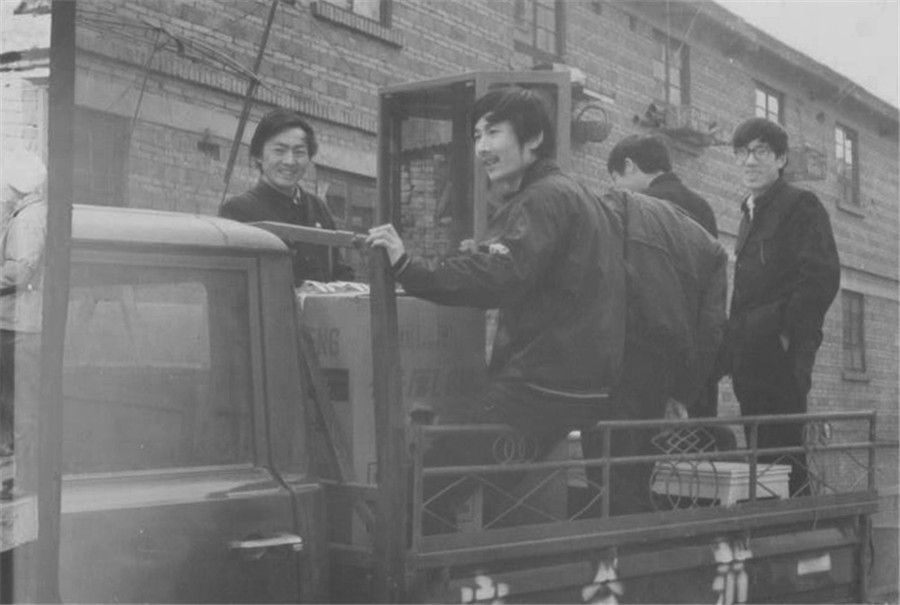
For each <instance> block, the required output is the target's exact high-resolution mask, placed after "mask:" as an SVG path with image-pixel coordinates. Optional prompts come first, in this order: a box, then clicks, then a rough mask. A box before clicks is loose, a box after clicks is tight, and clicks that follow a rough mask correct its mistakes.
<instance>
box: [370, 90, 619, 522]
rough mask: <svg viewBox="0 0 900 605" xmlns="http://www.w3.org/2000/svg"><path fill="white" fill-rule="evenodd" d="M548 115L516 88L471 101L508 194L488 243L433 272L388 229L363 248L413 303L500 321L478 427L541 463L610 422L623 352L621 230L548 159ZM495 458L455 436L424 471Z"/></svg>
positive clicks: (478, 149) (478, 150)
mask: <svg viewBox="0 0 900 605" xmlns="http://www.w3.org/2000/svg"><path fill="white" fill-rule="evenodd" d="M551 115H552V113H551V112H550V109H549V106H548V104H547V103H546V101H545V100H544V99H543V98H542V97H541V96H540V94H539V93H537V92H535V91H530V90H525V89H521V88H515V87H511V88H504V89H500V90H496V91H492V92H489V93H487V94H486V95H485V96H483V97H481V98H480V99H478V100H477V101H476V102H475V104H474V106H473V108H472V110H471V123H472V124H473V136H474V140H475V154H476V156H477V158H478V159H479V160H480V162H481V164H482V166H483V167H484V170H485V172H486V174H487V178H488V180H489V182H490V184H491V188H492V189H493V190H494V191H502V192H503V194H502V201H501V205H500V207H499V208H498V209H497V211H496V212H495V213H494V214H493V215H492V217H491V220H490V223H489V225H488V228H487V233H486V235H485V238H484V239H483V240H482V241H480V242H478V243H477V244H475V245H471V246H465V247H464V248H463V249H461V250H460V251H459V252H457V253H455V254H451V255H449V256H447V257H444V258H442V259H440V260H439V262H438V263H432V264H429V263H427V262H426V261H425V260H423V259H418V258H413V257H410V256H408V255H407V254H406V252H405V247H404V245H403V241H402V240H401V239H400V237H399V236H398V234H397V232H396V231H395V229H394V227H393V226H392V225H390V224H387V225H379V226H377V227H373V228H372V229H371V230H370V235H369V238H368V241H369V243H370V244H371V245H376V246H382V247H384V248H385V249H386V250H387V253H388V257H389V259H390V261H391V263H392V264H393V267H394V274H395V277H396V279H397V281H399V282H400V283H401V284H402V285H403V287H404V289H405V290H406V292H407V293H409V294H412V295H413V296H417V297H420V298H424V299H427V300H431V301H434V302H436V303H438V304H444V305H462V306H471V307H480V308H484V309H499V310H500V315H499V321H498V327H497V334H496V337H495V340H494V346H493V349H492V353H491V360H490V364H489V367H488V377H489V384H488V388H487V392H486V393H485V394H484V396H483V398H482V399H481V401H480V402H479V406H478V409H477V410H475V412H474V413H473V417H472V418H471V421H472V422H488V423H504V424H510V425H512V426H513V427H515V428H516V429H518V431H519V435H520V437H521V439H522V440H523V441H522V443H523V444H524V447H523V448H522V452H521V453H522V455H523V459H522V460H516V461H518V462H525V461H528V460H535V459H538V458H540V457H542V456H543V455H545V454H546V453H548V452H549V451H550V450H552V449H553V447H554V446H555V445H557V444H559V443H560V442H562V440H564V439H565V438H566V435H567V434H568V433H569V432H570V431H572V430H574V429H585V428H588V427H590V426H593V425H594V424H595V423H596V422H597V421H598V420H600V419H601V418H603V417H604V415H605V414H608V413H609V411H608V407H609V406H608V401H607V400H608V398H609V396H610V390H611V388H612V387H613V386H614V385H615V383H616V382H617V380H618V377H619V372H620V365H621V360H622V347H623V344H624V342H623V341H624V319H625V316H624V293H625V281H624V279H625V277H624V267H623V263H622V254H621V251H622V245H623V244H622V239H621V235H620V233H619V227H618V226H617V224H616V219H615V217H614V216H613V215H612V213H611V212H609V211H608V209H607V208H605V207H604V206H603V205H601V204H598V203H597V202H596V200H595V199H594V197H593V196H592V195H591V194H590V193H589V192H588V191H587V190H585V189H584V187H582V186H581V185H580V184H579V183H577V182H576V181H575V180H573V179H572V178H570V177H569V176H567V175H565V174H564V173H563V172H562V171H561V170H560V168H559V166H558V165H557V163H556V162H555V160H554V159H553V157H554V155H555V151H556V145H555V138H556V137H555V133H556V131H555V127H554V124H553V122H552V119H551ZM496 453H497V448H496V446H495V445H493V444H491V443H489V442H485V440H484V439H483V438H482V439H481V440H480V442H476V440H474V439H473V440H469V439H463V438H462V437H461V436H460V435H450V436H447V438H442V439H441V438H439V439H438V440H437V441H436V442H435V443H434V444H433V446H432V449H431V450H430V451H429V452H428V455H427V456H426V464H427V465H429V466H444V465H448V464H451V465H454V464H473V463H479V462H480V463H482V464H483V463H488V462H499V460H496ZM491 481H492V483H494V484H495V485H496V484H497V483H498V481H499V479H497V478H496V476H492V479H491ZM427 491H431V488H430V486H429V488H428V490H427ZM451 524H452V523H451Z"/></svg>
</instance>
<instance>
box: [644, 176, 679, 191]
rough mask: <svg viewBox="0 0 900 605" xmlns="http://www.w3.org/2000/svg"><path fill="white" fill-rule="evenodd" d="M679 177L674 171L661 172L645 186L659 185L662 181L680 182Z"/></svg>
mask: <svg viewBox="0 0 900 605" xmlns="http://www.w3.org/2000/svg"><path fill="white" fill-rule="evenodd" d="M680 182H681V179H679V178H678V175H677V174H675V173H674V172H663V173H662V174H660V175H658V176H657V177H655V178H654V179H653V180H652V181H650V184H649V185H647V188H648V189H649V188H650V187H653V186H654V185H661V184H663V183H680Z"/></svg>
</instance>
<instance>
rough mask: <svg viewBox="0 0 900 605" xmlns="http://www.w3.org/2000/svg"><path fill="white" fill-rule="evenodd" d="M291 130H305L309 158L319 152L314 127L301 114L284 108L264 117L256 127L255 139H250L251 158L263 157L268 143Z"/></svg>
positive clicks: (279, 108) (274, 110)
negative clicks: (263, 151)
mask: <svg viewBox="0 0 900 605" xmlns="http://www.w3.org/2000/svg"><path fill="white" fill-rule="evenodd" d="M290 128H302V129H303V132H305V133H306V151H307V153H308V154H309V157H311V158H312V157H314V156H315V155H316V152H317V151H318V150H319V144H318V143H317V142H316V133H315V132H313V129H312V126H310V125H309V123H308V122H307V121H306V120H304V119H303V116H301V115H300V114H299V113H297V112H296V111H294V110H293V109H286V108H284V107H278V108H276V109H273V110H272V111H270V112H269V113H267V114H266V115H264V116H263V117H262V119H261V120H260V121H259V124H257V125H256V130H255V131H254V132H253V138H252V139H250V157H251V158H259V157H262V150H263V146H264V145H265V144H266V141H268V140H269V139H271V138H272V137H274V136H277V135H279V134H281V133H282V132H284V131H285V130H288V129H290Z"/></svg>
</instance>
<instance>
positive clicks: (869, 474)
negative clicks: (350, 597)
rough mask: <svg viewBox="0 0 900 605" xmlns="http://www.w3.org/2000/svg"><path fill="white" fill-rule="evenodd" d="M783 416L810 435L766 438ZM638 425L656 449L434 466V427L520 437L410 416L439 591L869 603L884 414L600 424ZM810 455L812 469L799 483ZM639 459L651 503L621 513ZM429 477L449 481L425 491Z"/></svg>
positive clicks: (417, 524)
mask: <svg viewBox="0 0 900 605" xmlns="http://www.w3.org/2000/svg"><path fill="white" fill-rule="evenodd" d="M775 423H779V424H785V423H802V424H803V425H804V426H805V429H804V443H803V445H801V446H797V447H782V448H760V447H758V446H757V445H756V437H757V433H758V428H759V427H760V426H764V425H767V424H775ZM640 429H643V430H650V431H653V432H654V433H655V436H654V438H653V440H652V441H653V444H654V448H655V453H653V454H647V455H642V456H627V457H623V456H620V457H616V456H613V455H611V454H610V452H609V450H607V451H605V452H604V455H603V456H601V457H598V458H594V459H584V458H583V457H582V456H579V455H578V452H577V449H576V448H572V447H570V448H568V449H565V450H563V451H562V452H558V453H557V455H555V456H551V458H553V459H551V460H543V461H511V462H495V463H493V464H484V465H478V466H444V467H431V468H428V467H425V466H424V465H423V464H422V460H423V456H422V454H423V452H425V451H426V450H427V443H428V441H429V439H432V438H434V437H435V436H437V435H447V434H453V433H459V434H462V433H467V432H468V433H470V434H471V433H472V432H473V431H477V432H480V433H483V434H486V435H491V436H494V437H495V438H496V443H498V444H499V445H498V447H497V448H495V451H497V452H499V453H503V452H509V451H510V448H509V447H508V443H509V441H510V439H511V435H512V434H513V433H511V431H510V429H509V428H508V427H503V426H497V425H492V426H479V427H465V426H416V427H414V428H413V431H412V433H413V435H412V440H411V443H412V456H413V467H414V469H415V471H414V474H413V488H412V492H413V505H412V506H413V510H412V515H413V521H412V538H411V548H410V555H409V561H410V565H411V566H412V567H413V568H414V569H416V570H417V571H418V572H419V573H422V574H425V575H428V574H429V573H430V574H431V576H432V583H431V584H430V585H429V590H431V591H432V593H431V596H433V597H434V596H436V597H438V598H439V599H440V600H447V599H452V600H458V599H459V598H464V597H465V595H469V594H472V595H474V594H476V593H478V591H479V589H481V594H485V595H486V594H488V593H489V592H490V590H489V589H488V588H485V586H487V584H488V580H487V579H486V578H489V579H490V582H489V583H490V585H492V586H495V587H496V586H502V587H503V592H504V594H505V595H506V598H509V599H514V600H526V601H545V602H546V601H549V600H554V601H555V600H562V601H567V600H569V599H572V598H575V597H576V596H578V592H579V590H581V591H585V592H584V594H585V595H586V594H587V593H590V592H592V591H595V592H596V593H597V594H600V593H604V592H605V591H610V590H612V593H610V594H615V591H619V594H618V597H623V598H624V599H625V600H626V601H627V602H707V601H709V602H716V600H717V599H719V598H720V597H721V598H722V599H724V600H723V601H720V602H742V601H745V600H747V599H748V598H749V599H750V600H751V601H754V602H756V601H766V600H771V601H775V602H787V601H795V600H796V601H807V602H829V601H842V600H850V601H856V602H864V601H865V598H866V581H867V573H868V569H869V565H870V562H869V561H868V548H869V539H870V537H869V531H870V529H869V515H870V514H872V513H873V512H875V511H876V510H877V506H878V501H877V492H876V490H875V475H876V469H877V466H876V450H877V449H878V447H879V446H880V445H884V444H878V443H877V442H876V440H875V429H876V415H875V413H874V412H852V413H828V414H807V415H791V416H787V415H786V416H756V417H747V418H717V419H697V420H673V421H608V422H601V423H599V424H598V425H597V427H596V429H595V430H596V431H598V432H599V433H601V434H602V436H603V438H604V442H605V443H610V441H611V440H610V437H612V438H613V439H615V436H616V434H617V433H623V434H628V432H630V431H634V430H640ZM723 431H728V432H731V433H732V436H733V437H734V442H733V443H731V444H729V445H728V446H727V447H728V448H729V449H719V444H718V443H717V442H721V441H722V438H721V435H722V432H723ZM716 437H718V440H717V439H716ZM572 441H574V439H571V438H570V445H571V442H572ZM726 441H727V439H726ZM504 444H507V445H504ZM513 449H515V448H513ZM799 455H802V456H803V458H800V459H801V460H803V459H804V458H805V465H804V467H803V470H805V471H806V477H807V478H806V480H805V481H804V482H803V483H800V484H795V486H794V489H793V491H792V490H791V489H790V488H789V475H790V473H791V472H796V464H797V463H796V461H794V467H795V468H792V466H791V464H790V462H791V458H798V456H799ZM761 458H763V459H765V460H766V461H765V462H763V461H761V460H760V459H761ZM640 465H649V466H650V467H651V469H652V470H651V472H650V473H649V482H648V484H647V485H646V486H644V487H645V489H644V490H643V491H644V493H645V494H646V498H647V502H646V503H645V504H646V506H644V507H638V508H639V510H641V511H645V512H636V513H632V514H629V513H626V514H619V515H616V516H611V515H610V498H611V496H612V497H614V496H615V494H614V493H611V489H610V485H611V482H610V479H611V477H612V476H613V475H614V473H615V471H616V469H617V468H620V469H628V468H632V469H634V468H637V467H639V466H640ZM590 469H596V472H591V470H590ZM511 474H512V475H515V476H517V477H518V478H520V479H519V480H518V481H516V482H515V483H514V487H512V488H510V485H511V482H509V481H504V480H503V477H504V476H509V475H511ZM635 474H638V473H635ZM434 478H439V479H442V480H443V481H442V485H441V489H440V490H438V491H436V492H435V491H434V490H431V491H430V492H429V491H427V490H426V489H425V486H426V484H427V483H428V481H429V479H434ZM464 484H469V486H468V487H469V488H468V489H467V490H463V491H465V492H467V493H470V494H471V495H470V496H469V497H468V498H467V500H466V501H465V502H464V503H463V504H462V505H461V506H458V507H457V509H456V511H455V512H456V514H457V516H456V518H455V519H453V520H448V519H447V518H446V514H445V512H446V508H443V509H442V508H441V507H440V506H439V502H440V499H441V498H442V497H446V496H447V494H448V493H450V492H452V491H453V489H459V488H460V486H462V485H464ZM585 491H586V492H588V493H587V497H584V494H583V493H580V492H585ZM579 495H580V496H581V497H578V496H579ZM438 509H439V512H438ZM436 517H439V521H438V522H434V520H435V518H436ZM429 521H432V522H431V523H429ZM429 528H430V531H429ZM438 572H439V573H438ZM434 578H439V580H436V579H434ZM598 578H600V580H598ZM599 585H603V586H599ZM717 586H718V587H720V588H721V590H719V589H718V588H716V587H717ZM729 586H731V587H732V588H728V587H729ZM592 587H593V588H592ZM613 588H615V590H613ZM595 589H596V590H595ZM732 589H733V590H732ZM729 591H730V592H729ZM623 595H624V596H623ZM595 596H596V595H595ZM578 600H581V599H578Z"/></svg>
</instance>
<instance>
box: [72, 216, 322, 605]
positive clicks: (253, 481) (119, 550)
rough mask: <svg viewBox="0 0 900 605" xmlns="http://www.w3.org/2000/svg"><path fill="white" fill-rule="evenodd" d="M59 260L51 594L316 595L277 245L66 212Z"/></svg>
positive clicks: (299, 415)
mask: <svg viewBox="0 0 900 605" xmlns="http://www.w3.org/2000/svg"><path fill="white" fill-rule="evenodd" d="M71 267H72V268H71V287H70V296H69V307H68V322H67V330H66V332H67V333H66V341H65V352H64V378H63V395H64V400H63V408H64V409H63V427H62V434H61V435H60V436H59V438H60V439H61V441H62V453H63V455H62V471H63V475H62V488H61V489H62V496H61V529H60V553H59V557H60V577H59V589H60V596H61V598H62V599H63V601H76V602H156V603H165V602H173V603H174V602H178V603H188V602H217V603H229V602H232V603H234V602H241V603H252V602H309V601H321V600H323V599H324V593H323V592H322V590H323V583H322V570H321V565H320V564H319V562H320V561H321V560H323V558H324V557H323V553H322V552H321V545H322V543H323V533H322V532H323V523H322V521H321V520H320V519H319V516H320V515H321V514H322V500H321V493H322V490H321V487H320V485H319V484H318V482H317V481H316V480H315V479H314V478H313V477H312V476H311V475H310V467H311V460H310V455H309V451H308V448H307V441H308V438H307V435H306V430H307V429H306V423H305V422H304V417H303V406H302V402H301V401H300V397H301V393H302V388H301V385H300V382H299V372H298V367H299V366H298V364H299V359H298V353H297V347H296V340H295V334H296V329H295V325H294V322H295V319H296V317H295V313H294V306H293V292H292V278H291V268H290V260H289V258H288V256H287V250H286V248H285V246H284V244H283V243H282V242H281V240H279V239H278V238H277V237H275V236H273V235H271V234H269V233H267V232H265V231H263V230H260V229H256V228H253V227H249V226H246V225H242V224H239V223H235V222H232V221H228V220H223V219H218V218H212V217H201V216H185V215H175V214H171V213H162V212H154V211H147V210H126V209H111V208H104V207H87V206H84V207H81V206H77V207H75V209H74V212H73V227H72V256H71ZM101 561H102V565H98V562H101Z"/></svg>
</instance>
